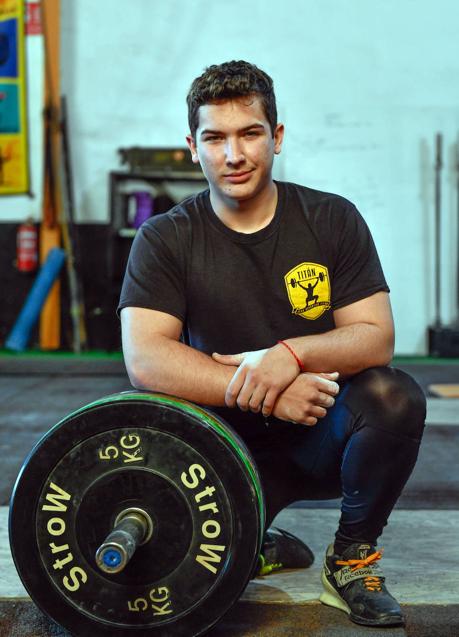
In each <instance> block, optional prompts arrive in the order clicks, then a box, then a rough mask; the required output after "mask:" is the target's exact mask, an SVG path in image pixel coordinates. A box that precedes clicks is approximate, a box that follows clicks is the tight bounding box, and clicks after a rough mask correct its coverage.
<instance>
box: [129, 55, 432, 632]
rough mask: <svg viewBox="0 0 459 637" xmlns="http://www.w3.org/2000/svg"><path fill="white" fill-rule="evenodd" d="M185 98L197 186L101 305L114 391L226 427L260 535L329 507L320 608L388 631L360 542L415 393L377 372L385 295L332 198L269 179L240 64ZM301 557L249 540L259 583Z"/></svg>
mask: <svg viewBox="0 0 459 637" xmlns="http://www.w3.org/2000/svg"><path fill="white" fill-rule="evenodd" d="M187 103H188V118H189V126H190V134H189V135H188V136H187V143H188V146H189V148H190V151H191V155H192V159H193V162H195V163H199V164H200V165H201V168H202V171H203V173H204V175H205V177H206V178H207V180H208V183H209V188H208V190H205V191H204V192H201V193H199V194H197V195H194V196H191V197H189V198H187V199H186V200H185V201H183V202H182V203H180V204H179V205H177V206H175V207H173V208H172V209H171V210H170V211H169V212H167V213H165V214H161V215H156V216H154V217H152V218H150V219H149V220H148V221H146V222H145V223H144V224H143V226H142V227H141V229H140V231H139V232H138V233H137V235H136V238H135V241H134V243H133V247H132V251H131V255H130V258H129V262H128V266H127V271H126V275H125V279H124V283H123V288H122V292H121V299H120V304H119V311H120V313H121V323H122V339H123V351H124V357H125V362H126V366H127V370H128V373H129V377H130V380H131V382H132V384H133V386H134V387H136V388H138V389H147V390H152V391H159V392H164V393H167V394H173V395H175V396H178V397H181V398H184V399H187V400H190V401H193V402H195V403H199V404H201V405H205V406H208V407H209V408H211V409H212V410H214V411H215V412H216V413H218V414H219V415H220V416H222V417H223V418H224V419H225V420H226V421H227V422H229V423H230V424H231V425H232V427H233V428H234V429H235V430H236V431H237V432H238V433H239V434H240V435H241V436H242V438H243V439H244V440H245V442H246V444H247V445H248V447H249V449H250V451H251V452H252V454H253V456H254V458H255V460H256V462H257V465H258V468H259V471H260V474H261V479H262V483H263V488H264V491H265V497H266V504H267V522H268V523H267V526H266V529H268V528H269V526H270V523H271V522H272V520H273V519H274V517H275V516H276V514H277V513H279V511H281V510H282V509H283V508H284V507H286V506H287V505H289V504H290V503H292V502H294V501H298V500H315V499H327V498H337V497H340V498H342V505H341V517H340V520H339V525H338V529H337V531H336V534H335V538H334V541H333V542H332V543H331V544H330V546H329V547H328V549H327V551H326V555H325V560H324V566H323V571H322V583H323V586H324V592H323V594H322V596H321V600H322V601H323V602H324V603H326V604H330V605H332V606H335V607H337V608H340V609H342V610H344V611H346V612H347V613H348V614H349V616H350V618H351V619H352V620H353V621H355V622H357V623H359V624H364V625H370V626H378V625H397V624H403V616H402V612H401V609H400V606H399V604H398V603H397V601H396V600H395V599H394V597H393V596H391V595H390V593H389V592H388V590H387V588H386V585H385V581H384V577H383V575H382V572H381V570H380V567H379V564H378V561H379V559H380V558H381V552H380V551H379V550H377V548H376V546H377V540H378V538H379V536H380V535H381V533H382V530H383V528H384V526H385V525H386V524H387V519H388V517H389V515H390V513H391V511H392V509H393V507H394V505H395V503H396V501H397V499H398V497H399V496H400V493H401V491H402V489H403V487H404V485H405V483H406V481H407V480H408V477H409V476H410V474H411V472H412V470H413V467H414V464H415V462H416V458H417V455H418V449H419V445H420V441H421V437H422V433H423V428H424V419H425V398H424V395H423V393H422V391H421V389H420V388H419V386H418V385H417V384H416V382H415V381H414V380H413V379H412V378H411V377H410V376H408V375H407V374H406V373H404V372H402V371H400V370H397V369H395V368H392V367H389V363H390V361H391V359H392V355H393V346H394V326H393V320H392V313H391V308H390V301H389V288H388V286H387V284H386V281H385V278H384V274H383V272H382V269H381V265H380V262H379V258H378V255H377V252H376V249H375V246H374V243H373V240H372V237H371V235H370V232H369V229H368V227H367V225H366V223H365V222H364V220H363V219H362V217H361V216H360V214H359V212H358V211H357V209H356V208H355V206H354V205H353V204H352V203H350V202H349V201H348V200H346V199H344V198H343V197H340V196H338V195H334V194H329V193H325V192H319V191H317V190H313V189H311V188H306V187H303V186H300V185H296V184H293V183H285V182H278V181H274V180H273V177H272V165H273V159H274V155H277V154H279V153H280V152H281V147H282V141H283V137H284V126H283V124H281V123H279V122H278V121H277V110H276V101H275V95H274V89H273V82H272V80H271V78H270V77H269V76H268V75H267V74H266V73H264V72H263V71H262V70H260V69H258V68H257V67H256V66H255V65H253V64H249V63H247V62H243V61H238V62H236V61H233V62H228V63H224V64H220V65H213V66H210V67H209V68H207V69H206V70H205V72H204V73H203V74H202V75H201V76H200V77H198V78H196V79H195V80H194V81H193V83H192V85H191V88H190V91H189V93H188V96H187ZM312 560H313V555H312V553H311V551H310V550H309V548H308V547H307V546H306V545H305V544H304V543H303V542H302V541H301V540H299V539H298V538H296V537H295V536H293V535H292V534H290V533H288V532H287V531H283V530H281V529H270V530H266V533H265V541H264V545H263V549H262V554H261V556H260V565H261V567H260V568H261V572H262V573H267V572H269V571H270V570H273V569H276V568H281V567H287V568H301V567H306V566H309V565H310V564H311V563H312Z"/></svg>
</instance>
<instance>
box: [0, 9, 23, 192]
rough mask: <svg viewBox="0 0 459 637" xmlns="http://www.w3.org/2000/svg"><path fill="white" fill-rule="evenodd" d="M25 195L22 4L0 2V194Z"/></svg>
mask: <svg viewBox="0 0 459 637" xmlns="http://www.w3.org/2000/svg"><path fill="white" fill-rule="evenodd" d="M28 192H29V158H28V144H27V117H26V77H25V39H24V1H23V0H0V195H16V194H23V193H24V194H27V193H28Z"/></svg>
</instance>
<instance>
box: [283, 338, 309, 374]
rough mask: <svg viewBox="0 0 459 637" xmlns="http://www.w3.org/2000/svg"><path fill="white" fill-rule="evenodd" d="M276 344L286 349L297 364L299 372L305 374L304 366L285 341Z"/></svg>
mask: <svg viewBox="0 0 459 637" xmlns="http://www.w3.org/2000/svg"><path fill="white" fill-rule="evenodd" d="M277 342H278V343H280V345H283V346H284V347H286V348H287V349H288V351H289V352H290V354H291V355H292V356H293V358H294V359H295V360H296V362H297V363H298V367H299V368H300V372H305V371H306V370H305V369H304V365H303V363H302V362H301V361H300V359H299V358H298V356H297V355H296V354H295V352H294V351H293V349H292V348H291V347H290V345H289V344H288V343H286V342H285V341H277Z"/></svg>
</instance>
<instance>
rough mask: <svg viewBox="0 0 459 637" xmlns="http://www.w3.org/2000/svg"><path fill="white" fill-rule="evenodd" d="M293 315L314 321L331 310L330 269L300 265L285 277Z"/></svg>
mask: <svg viewBox="0 0 459 637" xmlns="http://www.w3.org/2000/svg"><path fill="white" fill-rule="evenodd" d="M284 280H285V285H286V287H287V293H288V298H289V299H290V303H291V304H292V308H293V310H292V314H297V315H298V316H302V317H303V318H305V319H309V320H311V321H314V320H315V319H317V318H319V316H322V314H323V313H324V312H325V310H329V309H330V295H331V290H330V278H329V276H328V268H326V267H325V266H323V265H320V264H319V263H300V264H299V265H297V266H295V267H294V268H292V269H291V270H290V272H287V274H286V275H285V277H284Z"/></svg>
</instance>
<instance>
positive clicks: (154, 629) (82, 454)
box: [10, 392, 264, 637]
mask: <svg viewBox="0 0 459 637" xmlns="http://www.w3.org/2000/svg"><path fill="white" fill-rule="evenodd" d="M129 507H138V508H143V509H144V510H146V511H147V512H148V513H149V514H150V516H151V517H152V519H153V527H154V530H153V536H152V538H151V540H150V541H149V542H148V543H147V544H145V545H144V546H141V547H139V548H138V550H137V552H136V553H135V555H134V557H133V558H132V560H131V562H130V563H129V564H128V566H127V567H126V569H125V570H124V571H122V572H121V573H119V574H116V575H107V574H105V573H102V572H101V571H100V570H99V569H98V568H97V566H96V563H95V559H94V555H95V551H96V549H97V548H98V546H99V545H100V544H101V543H102V541H103V540H104V539H105V537H106V536H107V534H108V533H109V531H110V530H111V528H112V527H113V522H114V519H115V518H116V516H117V515H118V513H119V512H120V511H121V510H123V509H126V508H129ZM263 528H264V503H263V496H262V492H261V486H260V481H259V478H258V475H257V472H256V468H255V465H254V463H253V461H252V459H251V457H250V454H249V452H248V450H247V449H246V447H245V445H244V444H243V442H242V441H241V440H240V439H239V438H238V437H237V435H236V434H235V433H234V432H233V431H232V430H231V429H230V428H229V427H228V425H226V424H225V423H223V422H222V421H221V420H220V419H218V418H216V417H215V416H214V415H212V414H210V413H208V412H206V411H204V410H202V409H200V408H198V407H196V406H194V405H191V404H190V403H187V402H185V401H181V400H178V399H175V398H172V397H169V396H164V395H161V394H141V393H135V392H131V393H124V394H117V395H115V396H110V397H107V398H105V399H102V400H100V401H97V402H95V403H92V404H91V405H88V406H87V407H85V408H83V409H81V410H78V411H77V412H74V413H73V414H71V415H70V416H68V417H67V418H66V419H64V420H63V421H61V422H60V423H58V424H57V425H56V426H55V427H54V428H53V429H52V430H51V431H50V432H49V433H48V434H47V435H45V436H44V437H43V438H42V440H41V441H40V442H39V443H38V444H37V445H36V447H35V448H34V449H33V450H32V452H31V454H30V455H29V457H28V458H27V460H26V461H25V463H24V466H23V468H22V470H21V472H20V474H19V476H18V479H17V482H16V485H15V488H14V492H13V497H12V501H11V507H10V542H11V548H12V553H13V558H14V561H15V564H16V567H17V569H18V572H19V575H20V577H21V579H22V581H23V583H24V586H25V587H26V589H27V590H28V592H29V594H30V595H31V597H32V598H33V599H34V601H35V602H36V603H37V605H38V606H40V608H41V609H42V610H43V611H44V612H45V613H46V614H48V615H49V616H50V617H51V618H52V619H54V620H55V621H56V622H58V623H59V624H61V625H62V626H64V627H65V628H67V629H68V630H69V631H70V632H72V633H73V634H74V635H89V634H90V635H94V637H97V636H98V635H104V636H108V635H128V634H135V635H138V637H147V635H161V636H165V637H167V636H183V637H185V636H186V637H191V636H192V635H201V634H203V633H204V632H206V631H207V630H208V629H209V628H210V627H211V626H212V625H214V624H215V623H216V622H217V621H218V619H219V618H220V617H221V616H222V615H223V614H224V613H225V612H226V611H227V610H228V609H229V607H230V606H231V605H232V604H233V603H234V602H235V601H236V600H237V599H238V598H239V596H240V594H241V592H242V591H243V589H244V588H245V586H246V584H247V582H248V579H249V577H250V575H251V572H252V569H253V566H254V564H255V561H256V559H257V556H258V552H259V549H260V544H261V539H262V535H263Z"/></svg>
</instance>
